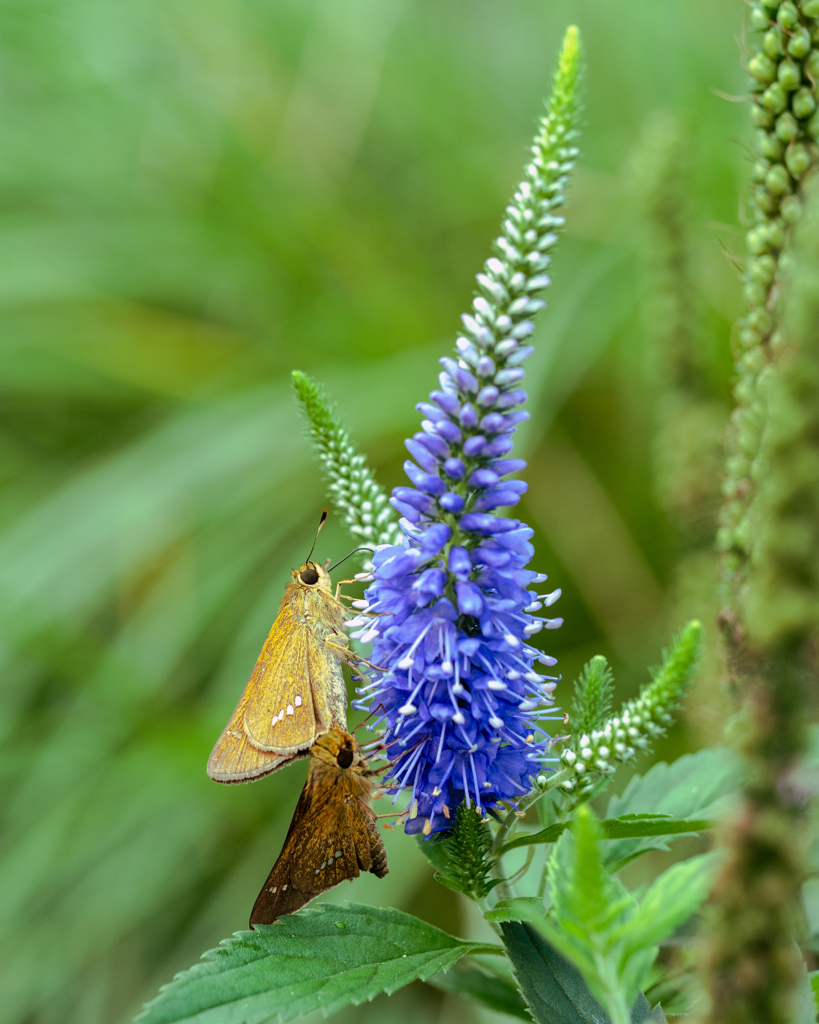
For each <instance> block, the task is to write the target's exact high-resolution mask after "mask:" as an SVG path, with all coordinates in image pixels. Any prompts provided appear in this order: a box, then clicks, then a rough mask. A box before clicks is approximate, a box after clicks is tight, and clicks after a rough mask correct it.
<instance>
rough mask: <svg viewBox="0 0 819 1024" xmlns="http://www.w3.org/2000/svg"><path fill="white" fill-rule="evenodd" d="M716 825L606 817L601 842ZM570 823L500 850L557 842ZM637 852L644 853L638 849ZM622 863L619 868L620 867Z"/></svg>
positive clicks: (656, 818)
mask: <svg viewBox="0 0 819 1024" xmlns="http://www.w3.org/2000/svg"><path fill="white" fill-rule="evenodd" d="M715 824H716V822H713V821H708V820H707V819H696V818H692V819H682V820H680V819H676V818H672V817H670V816H669V815H666V814H625V815H622V816H621V817H618V818H605V819H604V820H603V821H601V822H600V838H601V839H640V838H646V837H650V836H690V835H696V833H697V832H701V831H703V830H705V829H710V828H714V826H715ZM570 826H571V822H568V821H558V822H555V824H554V825H550V826H549V827H548V828H544V829H542V830H541V831H540V832H532V833H530V834H529V835H526V836H518V837H517V839H512V840H511V841H510V842H508V843H505V844H504V846H502V847H501V850H500V852H501V853H507V852H508V851H509V850H514V849H516V848H517V847H519V846H533V845H539V844H545V843H556V842H557V841H558V839H559V838H560V837H561V836H562V835H563V833H564V832H565V831H566V829H567V828H569V827H570ZM646 849H667V847H666V846H665V844H662V843H660V844H657V845H654V846H652V845H648V846H647V847H646ZM639 852H641V853H642V852H643V850H640V851H639ZM622 863H624V861H622V862H621V863H620V866H622Z"/></svg>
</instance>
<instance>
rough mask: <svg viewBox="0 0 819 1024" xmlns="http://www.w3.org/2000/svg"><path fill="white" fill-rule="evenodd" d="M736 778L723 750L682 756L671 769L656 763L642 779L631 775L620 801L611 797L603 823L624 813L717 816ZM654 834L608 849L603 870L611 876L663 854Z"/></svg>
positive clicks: (737, 770)
mask: <svg viewBox="0 0 819 1024" xmlns="http://www.w3.org/2000/svg"><path fill="white" fill-rule="evenodd" d="M740 778H741V769H740V764H739V761H738V759H737V758H736V757H735V756H734V755H733V754H732V753H731V752H730V751H728V750H724V749H719V748H718V749H716V750H700V751H698V752H697V753H696V754H686V755H684V756H683V757H681V758H679V759H678V760H676V761H674V762H672V763H671V764H665V763H660V764H655V765H654V766H653V767H652V768H651V769H650V770H649V771H648V772H646V774H645V775H636V776H635V777H634V778H633V779H632V780H631V781H630V782H629V784H628V786H626V788H625V790H624V792H623V793H622V794H621V795H620V796H615V797H612V798H611V800H610V801H609V805H608V808H607V812H606V820H610V819H612V818H622V817H624V816H625V815H627V814H643V815H644V814H668V815H670V816H671V817H672V818H675V819H678V820H685V819H693V818H698V819H699V818H706V817H714V818H715V817H719V816H720V815H721V814H722V813H723V811H724V810H725V809H727V807H728V806H729V803H730V795H731V794H732V793H734V792H735V791H736V789H737V787H738V785H739V782H740ZM668 834H675V833H668ZM677 834H683V835H684V834H685V833H684V832H683V833H677ZM657 835H659V833H655V834H654V836H651V835H646V836H644V837H643V838H636V837H635V838H630V839H627V838H623V839H620V840H618V841H617V842H614V843H610V844H607V845H606V847H605V849H604V852H603V857H604V861H605V863H606V866H607V867H608V868H609V870H611V871H616V870H617V869H618V868H620V867H622V866H623V865H624V864H626V863H628V861H630V860H633V859H634V857H637V856H639V855H640V854H641V853H645V852H646V850H667V849H668V844H667V843H664V842H662V841H661V840H658V839H657V838H656V836H657Z"/></svg>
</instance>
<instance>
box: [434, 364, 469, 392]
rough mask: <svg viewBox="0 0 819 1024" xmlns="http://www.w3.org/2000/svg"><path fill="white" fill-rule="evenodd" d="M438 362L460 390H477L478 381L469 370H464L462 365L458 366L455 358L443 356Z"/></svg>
mask: <svg viewBox="0 0 819 1024" xmlns="http://www.w3.org/2000/svg"><path fill="white" fill-rule="evenodd" d="M439 362H440V363H441V365H442V366H444V367H445V368H446V372H447V373H448V374H449V376H450V377H452V379H453V380H454V381H455V382H456V383H457V385H458V387H460V388H461V389H462V390H464V391H471V392H473V393H475V392H477V391H478V381H477V380H476V379H475V377H473V375H472V374H471V373H470V372H469V370H464V368H463V367H462V366H458V364H457V363H456V362H455V360H454V359H450V358H449V357H448V356H444V358H443V359H441V360H439Z"/></svg>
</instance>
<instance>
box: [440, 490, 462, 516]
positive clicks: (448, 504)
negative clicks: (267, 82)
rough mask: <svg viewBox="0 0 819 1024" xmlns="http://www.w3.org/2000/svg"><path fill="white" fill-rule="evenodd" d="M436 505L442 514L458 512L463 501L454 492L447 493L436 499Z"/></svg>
mask: <svg viewBox="0 0 819 1024" xmlns="http://www.w3.org/2000/svg"><path fill="white" fill-rule="evenodd" d="M438 504H439V505H440V506H441V508H442V509H443V510H444V512H460V511H461V509H462V508H463V507H464V499H463V498H462V497H461V496H460V494H456V493H455V491H447V492H446V494H442V495H441V497H440V498H439V499H438Z"/></svg>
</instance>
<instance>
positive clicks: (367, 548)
mask: <svg viewBox="0 0 819 1024" xmlns="http://www.w3.org/2000/svg"><path fill="white" fill-rule="evenodd" d="M326 514H327V513H326V512H325V515H326ZM322 521H323V520H322ZM319 529H321V527H319ZM372 550H373V548H371V547H368V546H367V545H366V544H363V545H362V546H361V547H360V548H353V550H352V551H351V552H350V553H349V555H345V556H344V557H343V558H339V560H338V561H337V562H336V564H335V565H331V566H330V568H329V569H328V570H327V572H332V571H333V569H335V568H336V567H337V566H339V565H341V563H342V562H346V561H347V559H348V558H352V557H353V555H355V554H358V552H359V551H372Z"/></svg>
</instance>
